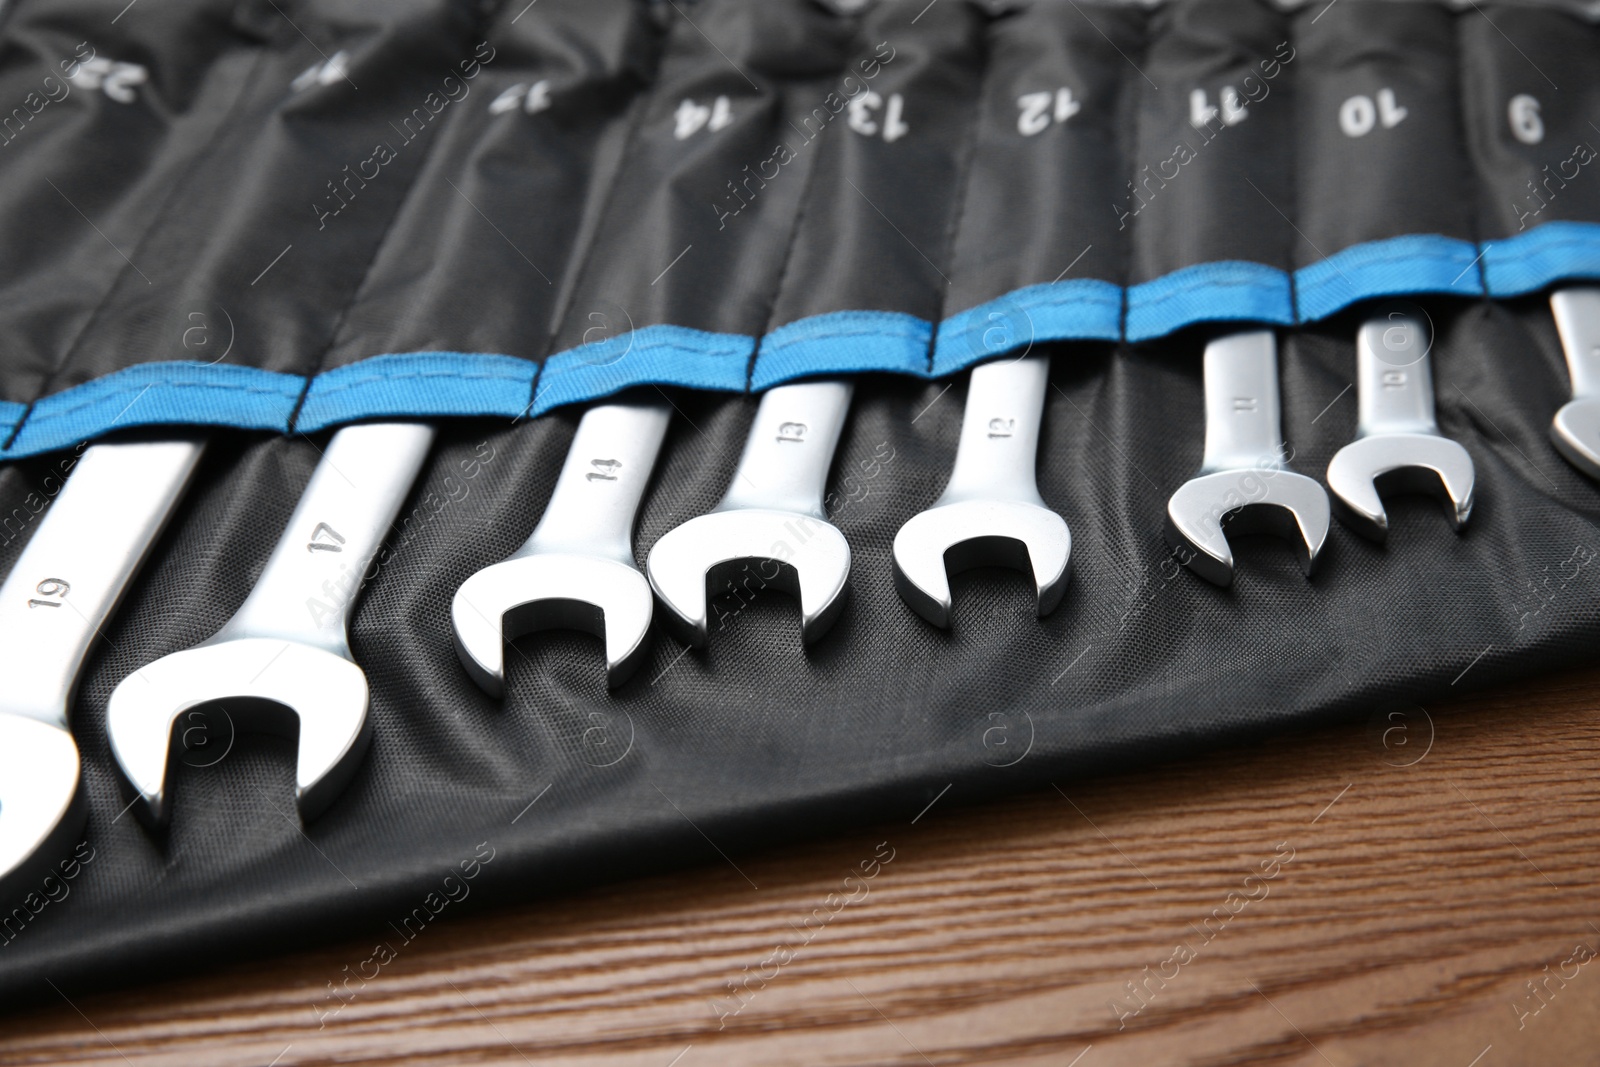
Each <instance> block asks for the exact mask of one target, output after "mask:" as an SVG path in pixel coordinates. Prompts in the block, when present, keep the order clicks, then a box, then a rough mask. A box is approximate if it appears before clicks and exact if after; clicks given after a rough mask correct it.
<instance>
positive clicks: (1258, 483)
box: [1166, 469, 1332, 587]
mask: <svg viewBox="0 0 1600 1067" xmlns="http://www.w3.org/2000/svg"><path fill="white" fill-rule="evenodd" d="M1331 518H1332V514H1331V510H1330V507H1329V504H1328V494H1327V493H1326V492H1324V491H1323V488H1322V486H1321V485H1319V484H1318V483H1317V482H1316V481H1314V480H1313V479H1311V478H1307V477H1306V476H1305V475H1303V474H1295V473H1293V472H1292V471H1286V470H1273V469H1267V470H1255V469H1247V470H1225V471H1218V472H1216V473H1214V474H1203V475H1201V476H1199V477H1197V478H1191V479H1190V480H1189V481H1187V482H1185V483H1184V484H1183V485H1182V486H1181V487H1179V489H1178V491H1177V492H1176V493H1173V494H1172V498H1171V499H1170V500H1169V501H1168V502H1167V521H1166V537H1167V543H1168V544H1170V545H1171V546H1172V548H1173V550H1174V551H1176V552H1177V553H1178V554H1179V557H1180V561H1181V562H1182V563H1183V564H1184V565H1185V566H1187V567H1188V568H1189V569H1190V570H1192V571H1194V572H1195V573H1196V574H1198V575H1199V576H1200V577H1202V578H1204V579H1205V580H1206V581H1208V582H1210V583H1212V584H1213V585H1219V586H1223V587H1227V586H1229V585H1232V584H1233V549H1232V548H1231V547H1229V545H1228V538H1227V534H1225V533H1224V532H1223V523H1224V521H1226V522H1227V532H1228V533H1234V534H1250V533H1267V534H1273V535H1275V536H1277V537H1281V538H1283V539H1284V540H1286V541H1288V542H1289V543H1290V545H1291V546H1292V547H1293V548H1294V552H1295V558H1296V559H1297V560H1298V561H1299V563H1300V570H1301V572H1302V573H1304V574H1305V576H1306V577H1307V578H1310V577H1311V576H1312V574H1313V573H1314V572H1315V571H1316V566H1317V560H1318V558H1319V557H1320V556H1321V554H1322V548H1323V545H1324V544H1325V543H1326V542H1327V539H1328V524H1329V522H1330V521H1331Z"/></svg>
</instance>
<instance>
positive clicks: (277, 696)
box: [106, 637, 372, 829]
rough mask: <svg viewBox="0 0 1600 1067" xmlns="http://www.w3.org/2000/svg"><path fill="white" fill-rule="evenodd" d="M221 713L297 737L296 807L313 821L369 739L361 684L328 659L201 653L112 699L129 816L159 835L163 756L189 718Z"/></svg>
mask: <svg viewBox="0 0 1600 1067" xmlns="http://www.w3.org/2000/svg"><path fill="white" fill-rule="evenodd" d="M202 707H220V708H221V709H223V710H225V711H227V713H228V715H229V716H230V717H231V718H232V719H233V721H234V724H235V726H237V727H240V728H244V729H258V730H266V731H269V732H273V733H283V734H287V735H289V736H295V735H298V738H299V753H298V758H297V767H296V772H295V803H296V806H297V807H298V808H299V811H300V817H301V819H303V820H310V819H314V818H316V817H317V816H318V815H320V814H321V813H322V811H323V810H324V809H325V808H326V807H327V806H328V805H329V804H330V803H331V802H332V801H333V799H334V797H336V796H337V795H338V794H339V791H340V790H341V789H343V788H344V786H345V785H346V784H347V783H348V782H349V781H350V778H351V776H352V775H354V773H355V770H356V767H357V766H358V765H359V764H360V762H361V758H362V756H364V755H365V754H366V750H367V745H368V743H369V742H370V741H371V739H372V733H371V727H370V726H369V724H368V722H367V679H366V676H365V675H364V674H362V672H361V668H360V667H357V666H356V665H355V664H354V663H352V662H350V661H349V660H347V659H345V658H344V657H342V656H340V655H337V654H336V653H333V652H329V651H327V650H325V649H320V648H314V647H312V646H310V645H304V644H300V643H298V642H294V641H286V640H282V639H279V638H272V637H241V638H234V639H231V640H224V641H217V642H215V643H206V644H202V645H198V646H196V647H194V648H190V649H185V650H183V651H181V652H174V653H172V654H171V655H168V656H163V657H162V658H161V659H158V660H156V661H155V662H154V663H152V664H150V665H149V666H147V667H142V668H140V669H139V670H137V671H135V672H134V673H133V674H130V675H129V676H128V677H126V678H124V679H123V680H122V681H121V683H119V684H118V686H117V688H116V689H115V690H113V691H112V693H111V702H110V705H109V706H108V708H107V711H106V729H107V733H109V734H110V737H111V754H112V755H113V756H115V757H116V761H117V766H118V768H119V769H120V770H121V772H122V775H123V778H124V780H125V781H126V782H127V784H128V785H129V786H130V787H131V788H132V790H133V793H134V809H135V812H136V813H137V814H138V815H139V817H140V819H141V820H143V821H144V822H145V823H146V824H147V825H148V826H150V827H151V828H153V829H160V828H162V827H164V826H166V824H167V822H168V820H169V819H170V818H171V816H172V807H171V803H170V801H171V797H170V795H169V794H168V793H167V789H166V781H167V756H168V754H169V753H170V751H171V748H172V736H173V729H174V727H175V726H176V725H177V723H178V720H179V718H180V717H181V716H182V715H183V714H184V713H185V712H188V711H193V710H197V709H199V708H202Z"/></svg>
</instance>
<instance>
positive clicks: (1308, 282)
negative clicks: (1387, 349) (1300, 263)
mask: <svg viewBox="0 0 1600 1067" xmlns="http://www.w3.org/2000/svg"><path fill="white" fill-rule="evenodd" d="M1478 260H1479V256H1478V249H1477V247H1476V246H1475V245H1473V244H1472V243H1471V242H1470V241H1458V240H1456V239H1455V238H1453V237H1439V236H1435V235H1432V234H1422V235H1417V236H1412V237H1394V238H1391V239H1389V240H1387V241H1369V242H1367V243H1366V244H1359V245H1353V246H1351V247H1350V248H1347V249H1345V250H1344V251H1343V252H1337V253H1335V254H1334V255H1331V256H1329V257H1328V258H1327V259H1324V260H1323V261H1322V262H1320V263H1313V264H1311V265H1310V266H1309V267H1301V268H1300V269H1299V270H1297V271H1295V272H1294V280H1295V291H1296V293H1297V294H1298V295H1299V298H1300V320H1301V321H1303V322H1309V321H1312V320H1315V319H1321V318H1326V317H1327V316H1329V315H1332V314H1333V313H1334V312H1336V311H1341V310H1343V309H1344V308H1347V307H1349V306H1350V305H1351V304H1355V303H1358V302H1360V301H1362V300H1370V299H1372V298H1373V297H1378V296H1404V295H1406V294H1409V293H1452V294H1454V295H1456V296H1469V297H1471V296H1482V295H1483V280H1482V277H1481V275H1480V273H1479V267H1478Z"/></svg>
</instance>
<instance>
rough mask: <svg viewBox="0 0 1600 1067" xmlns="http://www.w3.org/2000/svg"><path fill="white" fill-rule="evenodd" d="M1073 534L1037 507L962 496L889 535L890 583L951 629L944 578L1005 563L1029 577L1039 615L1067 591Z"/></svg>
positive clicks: (932, 620) (913, 605)
mask: <svg viewBox="0 0 1600 1067" xmlns="http://www.w3.org/2000/svg"><path fill="white" fill-rule="evenodd" d="M1071 557H1072V535H1071V533H1070V532H1069V531H1068V530H1067V524H1066V520H1064V519H1063V518H1062V517H1061V516H1060V515H1057V514H1056V513H1055V512H1053V511H1051V510H1050V509H1048V508H1045V507H1041V506H1039V505H1037V504H1026V503H1022V502H1019V501H1005V500H968V501H959V502H956V503H951V504H942V505H936V506H934V507H931V508H929V509H928V510H926V511H923V512H921V513H919V514H917V515H914V516H912V517H911V518H910V519H909V520H908V521H907V522H906V523H905V525H903V526H901V527H900V530H899V532H898V533H896V534H895V537H894V585H895V589H896V590H897V591H898V592H899V593H900V597H901V599H902V600H904V601H905V602H906V604H907V605H909V606H910V608H911V610H913V611H915V612H916V613H917V614H918V615H921V616H922V617H923V618H924V619H926V620H927V621H928V622H930V623H932V624H933V625H934V626H937V627H939V628H940V629H949V627H950V611H951V607H952V602H953V598H952V597H951V595H950V575H952V574H959V573H960V572H962V571H965V570H970V569H972V568H973V567H996V566H998V567H1009V568H1011V569H1013V570H1019V571H1022V572H1023V573H1025V574H1031V575H1032V576H1033V583H1034V594H1035V604H1036V607H1037V611H1038V615H1039V617H1040V618H1043V617H1044V616H1046V615H1048V614H1050V613H1051V612H1052V611H1054V610H1055V609H1056V607H1057V606H1058V605H1059V604H1060V603H1061V598H1062V597H1063V596H1064V595H1065V594H1066V591H1067V576H1068V574H1069V567H1070V562H1071Z"/></svg>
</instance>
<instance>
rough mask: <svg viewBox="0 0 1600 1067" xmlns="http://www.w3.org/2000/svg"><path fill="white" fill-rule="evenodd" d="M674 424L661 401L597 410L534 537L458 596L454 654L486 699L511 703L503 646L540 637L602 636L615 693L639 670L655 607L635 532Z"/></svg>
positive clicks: (577, 439)
mask: <svg viewBox="0 0 1600 1067" xmlns="http://www.w3.org/2000/svg"><path fill="white" fill-rule="evenodd" d="M671 418H672V409H671V408H670V407H668V406H667V404H666V403H664V402H662V401H647V400H633V401H623V402H618V403H611V404H600V405H598V406H596V407H592V408H590V409H589V410H588V411H587V412H585V413H584V416H583V420H582V421H581V422H579V423H578V432H577V434H576V435H575V436H574V437H573V439H572V447H571V448H570V449H569V450H568V452H567V459H566V462H565V463H564V464H563V465H562V467H561V475H560V477H559V478H557V479H556V488H555V492H554V493H552V494H551V496H550V503H549V505H547V506H546V507H545V511H544V517H543V518H541V519H540V520H539V525H538V526H536V527H535V528H534V531H533V535H532V536H531V537H529V538H528V540H527V543H526V544H524V545H523V546H522V547H521V548H519V549H517V551H516V552H514V553H512V554H511V556H509V557H508V558H506V559H505V560H502V561H501V562H499V563H496V564H493V565H491V566H488V567H485V568H483V569H482V570H480V571H478V572H477V573H476V574H474V575H473V576H472V577H470V578H468V579H467V580H466V581H465V582H463V583H461V588H459V589H457V590H456V595H455V599H454V600H453V601H452V602H451V605H450V619H451V623H452V627H453V629H454V631H455V638H456V653H457V655H459V656H460V657H461V663H462V666H464V667H466V669H467V673H468V674H470V675H472V680H473V681H475V682H477V683H478V685H479V686H480V687H482V688H483V689H484V691H485V692H487V693H489V694H490V695H492V696H501V695H503V694H504V692H505V642H506V641H507V640H509V639H512V638H515V637H517V636H519V635H520V634H525V633H530V632H532V631H534V630H546V629H561V628H566V629H574V630H583V631H585V632H587V633H592V634H594V635H595V636H596V637H599V638H600V639H601V640H603V641H604V642H605V645H606V684H608V685H610V686H613V687H615V686H618V685H621V684H622V683H623V682H624V681H626V680H627V679H628V676H629V675H631V674H632V673H633V672H634V670H636V669H637V668H638V666H639V663H640V661H641V660H642V659H643V658H644V653H645V650H646V647H647V646H646V643H645V637H646V635H648V633H649V631H650V615H651V609H652V605H653V603H654V598H653V597H652V596H651V593H650V583H649V582H648V581H646V580H645V577H644V575H642V574H640V573H639V568H638V566H637V565H636V564H635V563H634V558H633V524H634V520H635V518H636V517H637V515H638V512H639V502H640V501H641V500H642V499H643V498H644V490H645V486H646V485H648V484H649V481H650V472H651V470H652V469H653V468H654V467H655V463H656V456H657V455H658V454H659V453H660V451H661V442H662V440H663V439H664V438H665V437H666V433H667V423H668V422H669V421H670V420H671Z"/></svg>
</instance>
